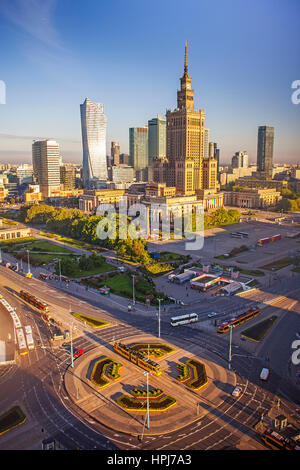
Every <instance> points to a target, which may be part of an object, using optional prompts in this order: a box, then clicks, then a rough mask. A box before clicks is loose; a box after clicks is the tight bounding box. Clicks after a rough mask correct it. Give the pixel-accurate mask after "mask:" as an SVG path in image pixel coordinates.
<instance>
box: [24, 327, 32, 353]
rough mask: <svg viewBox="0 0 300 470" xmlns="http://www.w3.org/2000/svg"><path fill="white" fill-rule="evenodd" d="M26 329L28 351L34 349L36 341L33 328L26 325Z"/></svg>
mask: <svg viewBox="0 0 300 470" xmlns="http://www.w3.org/2000/svg"><path fill="white" fill-rule="evenodd" d="M24 329H25V335H26V342H27V346H28V349H34V341H33V335H32V329H31V326H30V325H26V326H25V327H24Z"/></svg>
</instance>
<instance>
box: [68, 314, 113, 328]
mask: <svg viewBox="0 0 300 470" xmlns="http://www.w3.org/2000/svg"><path fill="white" fill-rule="evenodd" d="M73 315H74V317H76V318H78V319H79V320H81V321H83V322H85V323H87V324H88V325H90V326H92V327H93V328H102V327H103V326H107V325H109V322H107V321H103V320H98V318H93V317H88V316H87V315H82V314H81V313H76V312H75V313H73Z"/></svg>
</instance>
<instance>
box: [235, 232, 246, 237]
mask: <svg viewBox="0 0 300 470" xmlns="http://www.w3.org/2000/svg"><path fill="white" fill-rule="evenodd" d="M236 233H237V235H241V237H242V238H249V233H247V232H236Z"/></svg>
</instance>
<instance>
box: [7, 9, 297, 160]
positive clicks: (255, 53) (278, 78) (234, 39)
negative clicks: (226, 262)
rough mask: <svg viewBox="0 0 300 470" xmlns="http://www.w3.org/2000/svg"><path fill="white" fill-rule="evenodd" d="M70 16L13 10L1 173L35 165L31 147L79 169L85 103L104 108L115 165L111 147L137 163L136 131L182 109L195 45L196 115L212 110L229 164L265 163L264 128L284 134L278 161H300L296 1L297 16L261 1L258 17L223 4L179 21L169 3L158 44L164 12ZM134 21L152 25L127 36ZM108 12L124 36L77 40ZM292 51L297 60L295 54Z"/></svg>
mask: <svg viewBox="0 0 300 470" xmlns="http://www.w3.org/2000/svg"><path fill="white" fill-rule="evenodd" d="M33 4H34V5H33ZM70 5H71V3H70V2H69V1H66V2H64V5H59V3H58V2H57V1H54V0H51V1H49V0H48V1H45V2H42V3H41V2H40V1H38V0H35V1H34V2H24V1H22V0H18V1H16V0H15V1H11V2H3V8H2V11H1V13H0V25H1V33H0V35H1V37H3V39H4V38H5V40H6V42H7V48H6V51H3V67H2V71H1V73H2V76H1V77H0V79H1V80H3V81H4V82H5V83H6V87H7V100H6V104H5V105H1V106H0V126H1V133H0V142H1V144H0V161H1V162H4V161H11V162H29V161H30V158H31V144H32V140H38V139H51V138H52V139H55V140H56V141H57V142H59V143H60V147H61V153H62V157H63V159H64V161H74V162H80V161H81V158H82V148H81V145H82V144H81V135H80V134H81V132H80V118H79V117H78V105H79V103H82V102H83V100H84V98H85V97H86V96H89V97H90V98H91V99H92V100H93V101H95V102H101V103H104V105H105V109H106V115H107V149H106V153H107V155H109V154H110V142H111V141H118V142H119V143H120V147H121V152H122V153H128V152H129V142H128V129H129V128H130V127H143V126H145V125H147V122H148V120H150V119H152V118H154V117H155V116H156V115H157V114H161V115H162V116H163V118H165V112H166V109H168V108H171V109H172V108H173V103H174V100H175V98H176V89H175V87H177V86H178V82H177V79H176V77H178V76H179V74H180V73H181V70H182V49H183V45H184V43H185V41H187V43H188V48H189V66H190V73H191V75H192V77H193V86H194V88H195V89H196V90H197V91H198V96H197V99H196V103H195V105H196V108H198V109H199V108H200V109H202V108H203V109H205V110H206V115H207V118H206V122H207V127H208V128H209V129H210V130H211V134H210V139H211V141H214V142H217V143H218V146H219V148H220V149H221V161H222V162H226V163H227V162H228V163H229V162H230V161H231V158H232V155H233V154H234V153H235V152H236V151H237V150H239V149H240V148H246V149H247V152H248V154H249V158H250V161H251V162H255V161H256V156H257V155H256V147H257V129H258V127H259V126H264V125H267V126H272V127H274V128H275V130H276V141H275V147H274V162H283V163H284V162H287V163H297V162H298V161H299V160H300V157H299V147H300V145H299V144H300V138H299V136H298V135H297V129H298V128H299V111H300V107H299V106H297V105H295V104H293V103H292V101H291V94H292V89H291V84H292V82H293V81H294V80H295V79H297V78H299V77H298V75H297V74H298V70H299V63H297V60H296V58H297V57H299V52H300V51H299V45H298V41H297V40H296V39H297V31H298V28H299V19H298V17H297V15H296V10H297V9H299V5H298V4H297V2H296V1H293V0H291V1H290V2H289V4H288V6H287V4H286V3H284V2H280V1H278V2H276V3H274V2H271V1H269V0H265V1H264V2H263V3H262V4H261V3H260V2H251V7H250V4H249V5H248V6H247V5H246V6H245V5H243V6H240V5H239V2H237V1H232V2H231V3H230V4H229V6H228V5H227V6H226V8H225V5H223V4H222V2H221V1H214V2H211V5H208V3H207V2H205V1H202V2H196V1H190V2H188V4H187V6H188V8H187V9H186V11H184V12H180V15H179V14H178V11H179V2H172V5H173V7H174V8H173V9H172V10H170V5H171V3H170V2H169V1H166V2H164V4H163V5H160V13H161V15H160V17H159V19H157V21H156V23H155V31H160V30H161V29H162V27H163V26H165V25H168V27H169V29H167V33H166V34H165V35H158V37H157V38H155V40H153V41H151V44H150V42H149V39H150V38H151V39H152V31H153V30H152V29H151V27H152V26H153V21H154V18H155V13H156V8H158V3H157V2H155V1H154V3H153V4H152V6H153V11H152V10H151V11H148V9H147V8H146V6H145V5H140V4H139V3H138V2H136V1H134V0H132V1H131V2H129V4H128V5H127V6H126V8H125V6H124V5H123V4H122V2H120V1H116V2H115V3H114V4H113V5H110V6H108V5H105V6H101V9H100V6H99V5H97V2H94V1H92V0H90V1H89V2H87V5H85V6H84V7H83V6H80V5H74V6H73V5H72V8H73V10H72V11H73V18H72V19H68V20H66V19H63V18H65V17H63V13H64V11H65V10H66V9H68V8H69V7H70ZM33 7H35V8H34V13H33V12H32V11H31V10H32V9H33ZM18 9H19V10H20V9H21V10H20V13H21V15H19V16H18V15H17V13H16V12H17V10H18ZM100 10H101V11H100ZM135 10H136V11H137V12H138V13H139V14H140V15H142V16H143V15H145V24H144V25H143V27H141V26H138V27H135V29H134V33H131V34H128V32H129V30H130V26H131V25H132V23H131V22H132V21H134V20H132V19H131V18H130V14H131V13H132V12H133V11H135ZM191 10H192V11H193V12H194V13H195V15H194V16H195V17H197V12H198V11H201V13H203V14H204V16H205V18H206V20H207V21H206V24H202V23H201V28H202V29H201V31H203V34H201V35H199V34H197V31H198V30H197V29H196V31H194V30H195V24H196V21H195V20H193V19H192V20H191V19H190V11H191ZM270 11H272V15H270V14H269V13H270ZM31 13H33V14H31ZM92 13H93V15H92V16H91V14H92ZM100 13H101V18H103V21H104V23H108V24H109V20H110V19H112V18H113V19H114V21H115V22H116V28H114V29H113V30H112V29H110V28H109V27H108V26H105V25H104V26H103V28H100V29H99V31H98V30H97V32H91V31H92V28H89V29H87V28H86V26H84V27H83V31H82V34H81V35H80V41H79V39H78V38H77V37H76V32H77V29H78V27H79V24H80V26H81V23H79V21H81V19H83V20H84V19H87V18H89V19H90V21H91V22H92V24H94V22H97V19H98V18H100ZM22 14H23V15H22ZM146 15H147V20H146ZM224 15H225V16H224ZM187 18H189V21H187ZM172 21H173V23H172ZM287 22H288V24H289V28H288V30H287V29H286V28H285V27H284V25H285V24H286V23H287ZM171 23H172V27H171V26H169V25H170V24H171ZM41 24H43V28H41ZM179 24H180V25H181V28H180V31H179V30H178V26H179ZM212 26H213V27H214V29H213V31H214V34H213V35H212V34H210V30H211V28H212ZM233 26H234V28H233ZM266 31H267V32H266ZM170 38H172V41H170ZM169 44H171V46H169ZM203 46H205V47H203ZM286 50H290V51H292V50H293V51H294V53H293V54H290V55H287V54H286ZM8 51H9V53H8ZM12 52H13V54H12ZM166 58H167V60H166ZM274 64H275V66H274ZM20 76H21V77H22V80H20V78H19V77H20ZM62 100H63V103H64V106H63V107H62V106H61V103H62ZM32 103H34V105H32Z"/></svg>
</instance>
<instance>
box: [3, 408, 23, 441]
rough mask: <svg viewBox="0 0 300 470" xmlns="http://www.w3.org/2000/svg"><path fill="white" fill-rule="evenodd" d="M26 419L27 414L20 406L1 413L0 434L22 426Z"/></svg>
mask: <svg viewBox="0 0 300 470" xmlns="http://www.w3.org/2000/svg"><path fill="white" fill-rule="evenodd" d="M25 421H26V416H25V414H24V413H23V411H22V410H21V408H20V407H19V406H14V407H13V408H11V409H10V410H8V411H6V412H5V413H3V414H2V415H0V436H1V434H4V433H5V432H7V431H10V430H11V429H14V428H16V427H17V426H20V425H21V424H23V423H24V422H25Z"/></svg>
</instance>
